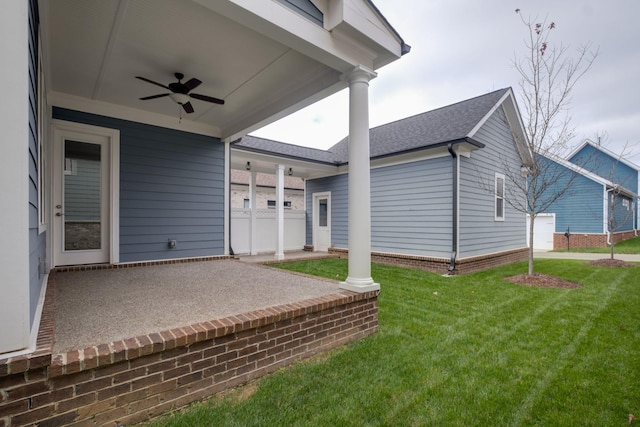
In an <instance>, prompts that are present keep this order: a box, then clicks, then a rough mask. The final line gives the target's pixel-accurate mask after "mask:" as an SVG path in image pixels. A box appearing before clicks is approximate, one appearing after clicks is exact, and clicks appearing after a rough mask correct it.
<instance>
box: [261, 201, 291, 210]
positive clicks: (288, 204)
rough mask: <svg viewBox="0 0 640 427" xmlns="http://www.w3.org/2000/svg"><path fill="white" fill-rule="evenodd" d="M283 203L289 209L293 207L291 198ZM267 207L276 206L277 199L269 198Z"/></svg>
mask: <svg viewBox="0 0 640 427" xmlns="http://www.w3.org/2000/svg"><path fill="white" fill-rule="evenodd" d="M282 205H283V206H284V207H285V208H287V209H291V201H290V200H285V201H284V202H283V203H282ZM267 207H268V208H275V207H276V201H275V200H267Z"/></svg>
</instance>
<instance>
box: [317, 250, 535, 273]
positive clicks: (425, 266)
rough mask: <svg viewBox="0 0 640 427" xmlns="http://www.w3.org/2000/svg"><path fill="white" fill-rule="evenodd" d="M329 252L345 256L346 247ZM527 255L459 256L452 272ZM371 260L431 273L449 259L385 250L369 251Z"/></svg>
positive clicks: (446, 264)
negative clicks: (387, 251)
mask: <svg viewBox="0 0 640 427" xmlns="http://www.w3.org/2000/svg"><path fill="white" fill-rule="evenodd" d="M329 252H330V253H335V254H339V255H340V256H341V257H343V258H347V257H348V255H349V251H348V250H347V249H339V248H329ZM528 255H529V249H528V248H522V249H516V250H512V251H505V252H499V253H495V254H488V255H481V256H475V257H468V258H461V259H458V260H457V261H456V268H455V270H454V274H466V273H472V272H474V271H480V270H486V269H488V268H492V267H497V266H500V265H505V264H510V263H512V262H517V261H524V260H526V259H527V257H528ZM371 261H373V262H378V263H380V264H388V265H399V266H405V267H413V268H420V269H422V270H426V271H430V272H432V273H438V274H447V273H449V265H450V262H451V260H449V259H447V258H435V257H426V256H418V255H404V254H390V253H385V252H371Z"/></svg>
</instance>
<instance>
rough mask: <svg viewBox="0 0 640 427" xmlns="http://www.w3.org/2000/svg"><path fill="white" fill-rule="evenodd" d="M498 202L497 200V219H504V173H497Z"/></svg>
mask: <svg viewBox="0 0 640 427" xmlns="http://www.w3.org/2000/svg"><path fill="white" fill-rule="evenodd" d="M495 187H496V192H495V194H496V202H495V220H496V221H504V175H503V174H501V173H496V176H495Z"/></svg>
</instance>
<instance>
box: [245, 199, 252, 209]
mask: <svg viewBox="0 0 640 427" xmlns="http://www.w3.org/2000/svg"><path fill="white" fill-rule="evenodd" d="M250 207H251V203H250V201H249V199H244V208H245V209H249V208H250Z"/></svg>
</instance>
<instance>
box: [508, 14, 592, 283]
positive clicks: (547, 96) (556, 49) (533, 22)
mask: <svg viewBox="0 0 640 427" xmlns="http://www.w3.org/2000/svg"><path fill="white" fill-rule="evenodd" d="M516 13H517V14H519V16H520V19H521V20H522V23H523V24H524V26H525V27H526V28H527V30H528V38H527V39H525V43H524V44H525V54H524V55H522V56H521V57H518V56H517V55H516V56H515V57H514V59H513V61H512V64H513V67H514V68H515V69H516V71H517V72H518V74H519V75H520V81H519V84H518V86H519V89H520V91H519V92H520V93H519V98H520V106H521V108H522V109H523V111H522V115H523V120H524V127H525V130H526V132H527V137H528V141H526V143H527V145H528V147H527V149H528V151H529V154H530V162H529V164H527V165H523V167H522V168H521V170H511V171H508V173H509V176H507V180H509V181H510V182H511V183H512V186H511V188H513V189H514V191H515V192H516V193H518V194H511V195H510V197H509V198H508V199H507V202H508V203H510V204H511V206H512V207H513V208H515V209H516V210H519V211H521V212H525V213H527V214H529V218H530V222H529V230H528V232H529V269H528V274H530V275H531V274H533V272H534V265H533V237H534V222H535V219H536V216H537V215H538V214H540V213H543V212H545V210H546V209H548V208H549V206H550V205H551V204H552V203H553V202H554V201H555V200H557V199H558V198H560V197H561V196H563V195H564V194H565V193H566V192H567V191H568V190H569V188H570V187H571V182H572V180H573V178H574V177H575V176H574V175H571V174H567V171H566V169H564V168H559V167H557V165H556V164H555V163H554V162H550V161H548V159H549V158H553V157H556V156H557V157H559V156H560V155H561V153H562V152H564V151H566V149H567V146H568V143H569V141H570V140H571V139H572V138H573V136H574V130H573V128H572V127H571V115H570V114H569V105H570V103H571V95H572V91H573V89H574V87H575V85H576V83H577V82H578V81H579V80H580V79H581V78H582V77H583V76H584V75H585V73H586V72H587V71H589V69H590V68H591V66H592V65H593V62H594V61H595V59H596V57H597V56H598V52H597V50H593V49H592V45H591V43H587V44H586V45H583V46H580V47H579V48H578V49H577V50H576V52H575V56H571V52H570V51H569V47H567V46H564V45H563V44H562V43H560V44H555V43H553V41H552V40H551V35H552V34H553V31H554V30H555V28H556V24H555V23H554V22H548V21H547V19H544V20H542V21H538V20H537V19H532V18H525V17H524V16H523V15H522V14H521V13H520V9H516ZM543 154H544V155H545V156H546V157H545V156H542V155H543ZM511 169H513V168H511ZM525 175H526V178H527V179H525V180H523V179H522V177H523V176H525Z"/></svg>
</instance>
